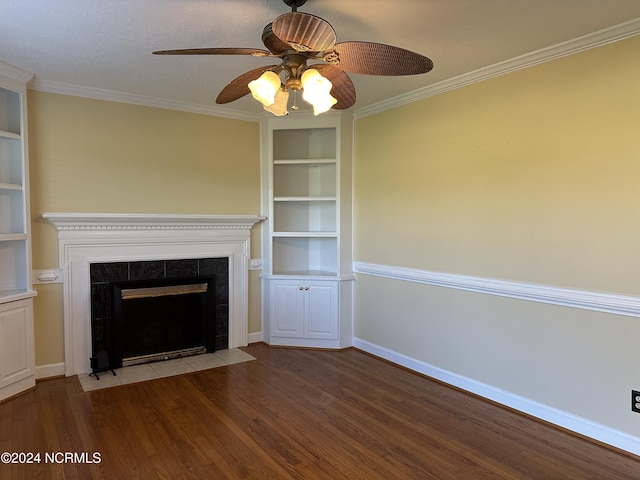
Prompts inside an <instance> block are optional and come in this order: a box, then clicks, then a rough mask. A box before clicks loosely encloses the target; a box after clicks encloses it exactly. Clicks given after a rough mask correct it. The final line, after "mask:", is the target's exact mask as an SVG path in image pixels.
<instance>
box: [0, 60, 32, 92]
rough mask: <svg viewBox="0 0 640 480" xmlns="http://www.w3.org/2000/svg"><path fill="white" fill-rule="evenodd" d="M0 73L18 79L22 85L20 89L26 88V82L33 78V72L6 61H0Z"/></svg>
mask: <svg viewBox="0 0 640 480" xmlns="http://www.w3.org/2000/svg"><path fill="white" fill-rule="evenodd" d="M0 73H1V74H2V75H3V76H5V77H10V78H11V79H12V80H17V81H18V84H19V86H20V88H19V90H22V89H24V86H25V84H26V83H27V82H29V80H31V79H32V78H33V73H31V72H27V71H26V70H23V69H21V68H18V67H14V66H13V65H10V64H8V63H5V62H0Z"/></svg>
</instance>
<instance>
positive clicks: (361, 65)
mask: <svg viewBox="0 0 640 480" xmlns="http://www.w3.org/2000/svg"><path fill="white" fill-rule="evenodd" d="M323 58H324V60H325V61H326V62H328V63H329V64H331V65H333V66H334V67H336V68H339V69H340V70H345V71H347V72H353V73H363V74H365V75H391V76H395V75H416V74H419V73H427V72H428V71H430V70H431V69H432V68H433V62H432V61H431V60H430V59H429V58H427V57H425V56H424V55H420V54H419V53H415V52H412V51H410V50H405V49H404V48H400V47H394V46H392V45H385V44H383V43H372V42H341V43H337V44H336V45H335V46H334V47H333V49H331V50H329V51H325V52H323Z"/></svg>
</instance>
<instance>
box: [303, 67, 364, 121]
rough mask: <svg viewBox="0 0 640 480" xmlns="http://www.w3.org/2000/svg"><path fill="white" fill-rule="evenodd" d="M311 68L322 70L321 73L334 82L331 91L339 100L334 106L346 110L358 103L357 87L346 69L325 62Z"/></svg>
mask: <svg viewBox="0 0 640 480" xmlns="http://www.w3.org/2000/svg"><path fill="white" fill-rule="evenodd" d="M311 68H313V69H315V70H317V71H318V72H320V75H322V76H323V77H324V78H326V79H327V80H329V81H330V82H331V83H332V84H333V87H331V92H330V93H331V95H333V96H334V97H335V98H336V99H337V100H338V103H336V104H335V105H334V106H333V108H335V109H337V110H345V109H347V108H350V107H352V106H353V104H354V103H356V87H354V86H353V82H352V81H351V79H350V78H349V75H347V74H346V73H345V72H344V71H342V70H339V69H337V68H335V67H333V66H331V65H324V64H320V65H313V66H312V67H311Z"/></svg>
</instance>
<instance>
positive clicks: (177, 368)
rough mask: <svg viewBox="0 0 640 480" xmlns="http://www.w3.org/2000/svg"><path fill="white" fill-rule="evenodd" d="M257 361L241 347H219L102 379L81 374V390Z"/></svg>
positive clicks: (101, 375)
mask: <svg viewBox="0 0 640 480" xmlns="http://www.w3.org/2000/svg"><path fill="white" fill-rule="evenodd" d="M250 360H255V357H253V356H251V355H249V354H248V353H246V352H244V351H242V350H240V349H239V348H233V349H231V350H218V351H216V352H214V353H204V354H201V355H194V356H192V357H183V358H175V359H173V360H167V361H164V362H154V363H144V364H141V365H132V366H130V367H124V368H119V369H117V370H116V371H115V372H116V375H113V374H112V373H111V372H102V373H100V374H99V376H100V380H97V379H96V378H95V377H93V376H91V377H90V376H89V375H88V374H82V375H78V379H79V380H80V384H81V385H82V389H83V390H84V391H85V392H90V391H93V390H100V389H103V388H109V387H115V386H117V385H128V384H131V383H138V382H145V381H147V380H154V379H156V378H163V377H172V376H174V375H181V374H183V373H189V372H196V371H199V370H207V369H209V368H216V367H223V366H226V365H232V364H234V363H243V362H248V361H250Z"/></svg>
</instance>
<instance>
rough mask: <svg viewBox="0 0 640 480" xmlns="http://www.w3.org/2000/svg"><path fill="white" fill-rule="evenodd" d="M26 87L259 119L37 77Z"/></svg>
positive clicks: (196, 105)
mask: <svg viewBox="0 0 640 480" xmlns="http://www.w3.org/2000/svg"><path fill="white" fill-rule="evenodd" d="M28 88H29V89H31V90H36V91H39V92H47V93H58V94H61V95H71V96H74V97H84V98H91V99H94V100H106V101H109V102H119V103H128V104H132V105H141V106H144V107H155V108H164V109H167V110H177V111H181V112H187V113H198V114H201V115H211V116H214V117H224V118H230V119H233V120H243V121H248V122H258V121H259V119H258V117H257V116H256V115H255V114H252V113H247V112H242V111H239V110H228V109H226V108H219V107H215V106H213V105H201V104H197V103H188V102H180V101H176V100H167V99H163V98H156V97H147V96H144V95H135V94H132V93H124V92H117V91H114V90H105V89H102V88H94V87H85V86H82V85H75V84H71V83H61V82H51V81H46V80H40V79H38V78H37V77H36V78H35V79H33V80H32V81H31V82H30V83H29V85H28Z"/></svg>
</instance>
